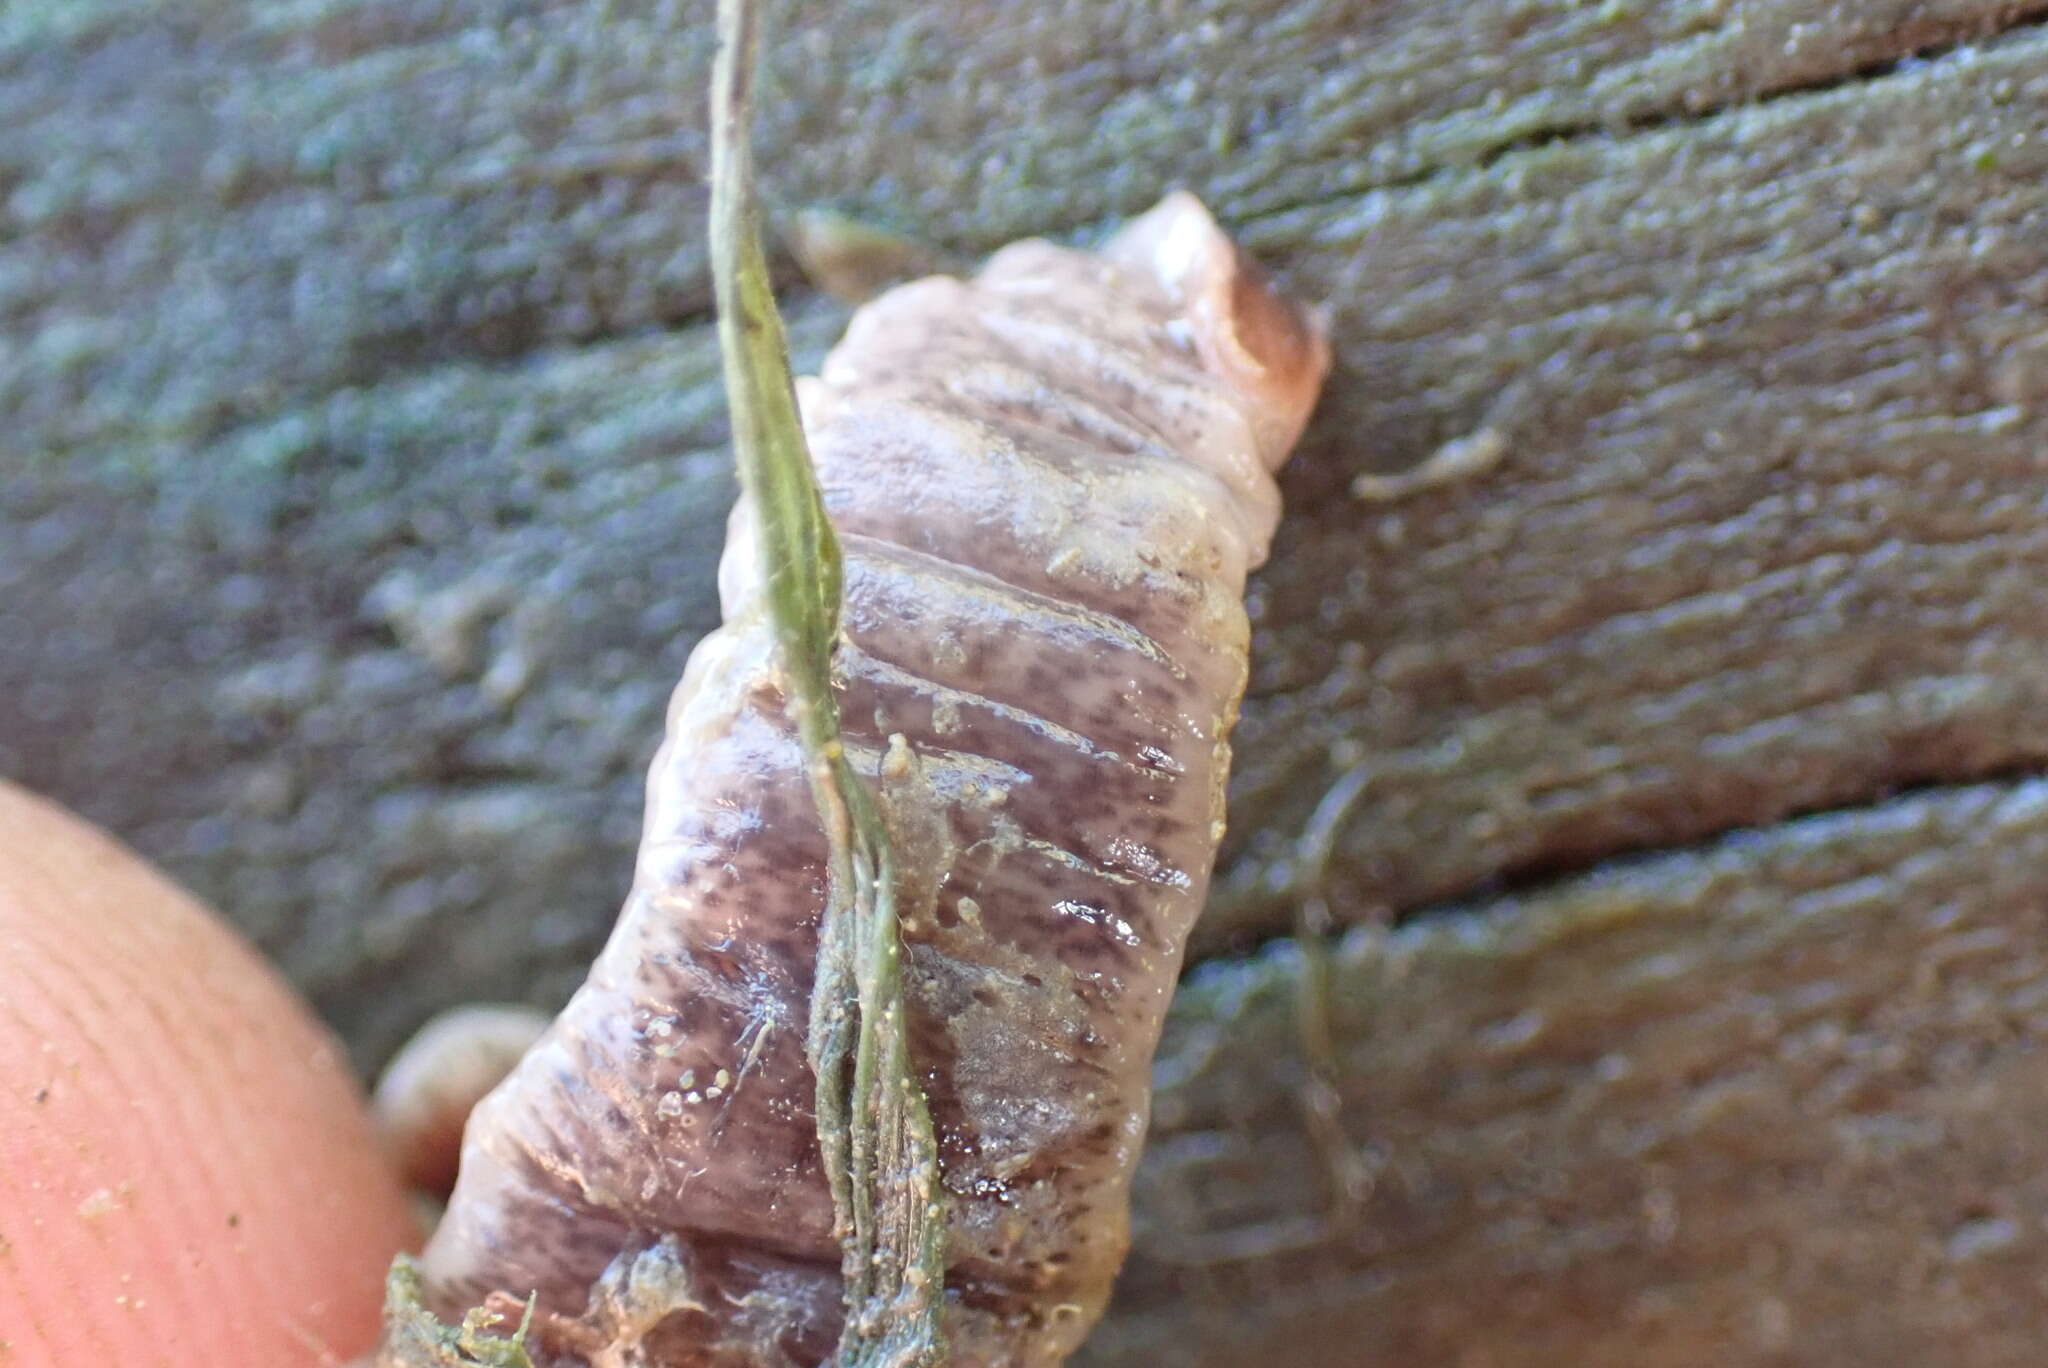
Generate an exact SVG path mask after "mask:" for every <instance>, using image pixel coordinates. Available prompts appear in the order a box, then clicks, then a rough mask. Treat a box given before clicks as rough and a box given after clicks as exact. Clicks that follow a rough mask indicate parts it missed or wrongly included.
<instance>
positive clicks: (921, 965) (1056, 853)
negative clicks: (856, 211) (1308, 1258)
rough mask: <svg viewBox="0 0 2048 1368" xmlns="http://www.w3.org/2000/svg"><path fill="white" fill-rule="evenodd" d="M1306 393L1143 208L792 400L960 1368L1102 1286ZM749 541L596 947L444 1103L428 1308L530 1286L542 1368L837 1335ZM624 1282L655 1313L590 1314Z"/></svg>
mask: <svg viewBox="0 0 2048 1368" xmlns="http://www.w3.org/2000/svg"><path fill="white" fill-rule="evenodd" d="M1325 363H1326V356H1325V352H1324V347H1323V343H1322V340H1321V336H1320V334H1319V332H1318V330H1317V329H1316V328H1315V327H1314V326H1313V325H1312V324H1310V323H1307V322H1305V321H1304V320H1303V319H1302V318H1301V317H1300V316H1299V315H1297V314H1296V313H1295V312H1294V311H1292V310H1291V309H1289V308H1288V307H1286V306H1285V305H1283V304H1281V303H1280V302H1279V301H1278V300H1276V299H1275V298H1273V297H1272V296H1271V295H1270V294H1269V293H1268V292H1267V290H1266V288H1265V287H1264V286H1263V285H1262V284H1260V283H1259V282H1258V281H1257V280H1256V279H1255V278H1254V277H1253V276H1252V275H1251V273H1250V268H1249V267H1248V266H1243V265H1242V264H1241V263H1240V261H1239V259H1238V257H1237V255H1236V253H1235V251H1234V250H1233V249H1232V248H1231V247H1230V245H1229V244H1228V243H1227V242H1226V241H1225V240H1224V239H1223V238H1222V236H1221V235H1220V233H1218V232H1217V230H1216V228H1215V226H1214V225H1213V223H1211V221H1210V220H1209V218H1208V216H1207V214H1206V213H1205V212H1204V211H1203V210H1202V209H1201V208H1200V206H1199V205H1198V204H1196V203H1195V202H1194V201H1193V200H1192V199H1190V198H1188V197H1186V196H1175V197H1172V198H1170V199H1169V200H1168V201H1166V202H1165V203H1164V204H1162V205H1161V206H1160V207H1159V208H1158V209H1156V210H1154V211H1153V213H1152V214H1150V215H1147V216H1146V217H1145V218H1144V219H1141V220H1139V221H1138V222H1137V223H1135V224H1133V225H1132V226H1131V227H1130V228H1129V229H1127V230H1126V231H1125V233H1124V234H1123V235H1122V236H1121V237H1120V238H1119V239H1117V240H1116V241H1114V242H1112V244H1111V245H1110V246H1109V247H1108V248H1107V249H1105V251H1104V252H1103V253H1102V254H1101V255H1099V256H1098V255H1090V254H1083V253H1077V252H1072V251H1066V250H1062V249H1059V248H1055V247H1052V246H1049V245H1046V244H1044V243H1037V242H1031V243H1022V244H1019V245H1017V246H1015V247H1012V248H1009V249H1007V250H1005V251H1004V252H1002V253H1000V254H998V255H997V256H996V257H995V258H994V259H993V260H991V262H990V263H989V264H988V266H987V268H986V269H985V270H984V271H983V272H982V273H981V275H980V276H979V277H977V278H976V280H975V281H973V282H972V283H962V282H959V281H955V280H951V279H944V278H934V279H931V280H926V281H921V282H918V283H916V284H914V285H909V286H905V287H903V288H901V289H899V290H896V291H893V292H892V293H890V294H888V295H886V296H884V297H883V298H881V299H879V300H877V301H875V302H874V303H872V304H870V305H869V306H868V307H866V308H865V309H863V310H862V311H861V312H860V313H859V314H858V315H857V316H856V317H855V319H854V320H853V323H852V325H851V326H850V327H849V329H848V332H847V336H846V338H845V340H844V341H843V342H842V343H841V344H840V346H839V347H838V348H837V349H836V350H835V351H834V352H833V353H832V355H831V357H830V358H828V360H827V361H826V363H825V366H824V368H823V373H822V375H821V376H820V377H819V378H818V379H816V380H806V381H803V382H800V398H801V400H802V404H803V409H804V417H805V426H806V429H807V431H808V433H809V435H810V440H811V444H812V450H813V455H814V458H815V460H816V463H817V467H818V473H819V477H820V480H821V482H822V484H823V486H824V488H825V491H826V498H827V502H828V506H829V508H830V511H831V514H832V517H833V521H834V522H835V524H836V525H837V526H838V528H839V530H840V532H841V535H842V538H843V542H844V549H845V553H846V571H847V573H846V599H845V614H844V621H845V637H846V642H845V644H844V646H843V647H842V650H841V654H840V661H839V676H840V680H841V687H842V695H841V706H842V718H843V725H844V728H845V731H846V735H847V740H848V744H849V748H850V749H851V750H852V751H853V752H854V754H855V757H856V761H857V763H858V764H859V765H860V767H861V768H862V769H863V770H864V771H865V772H867V773H868V774H869V775H871V776H874V777H875V778H876V781H877V783H878V786H879V790H880V793H881V795H882V797H883V800H884V805H885V808H886V810H887V812H888V814H889V817H890V823H891V827H892V831H893V833H894V835H895V838H896V840H897V842H898V844H899V847H900V851H901V856H900V862H901V864H902V866H903V868H904V870H905V871H906V887H905V888H904V890H903V897H902V905H903V907H904V909H905V920H904V935H905V939H906V941H907V942H908V953H907V955H906V988H907V992H908V994H909V999H910V1003H911V1010H912V1013H913V1017H914V1021H913V1033H912V1049H913V1054H914V1058H915V1060H916V1062H917V1066H918V1068H919V1070H920V1072H921V1073H922V1075H923V1080H924V1083H925V1086H926V1089H927V1091H928V1093H929V1095H930V1098H931V1103H932V1110H933V1115H934V1118H935V1120H936V1122H937V1125H938V1130H939V1134H940V1143H941V1162H942V1165H943V1169H944V1173H945V1182H946V1186H947V1188H948V1189H949V1191H950V1193H951V1197H952V1206H951V1208H950V1213H949V1248H948V1264H949V1269H950V1272H949V1277H948V1289H949V1308H948V1329H949V1334H950V1337H951V1341H950V1342H951V1350H952V1352H951V1362H953V1363H954V1364H957V1365H961V1368H975V1366H976V1365H989V1366H990V1368H994V1366H995V1365H1012V1364H1016V1365H1024V1364H1050V1363H1057V1362H1058V1361H1060V1360H1061V1359H1062V1358H1063V1357H1064V1356H1065V1355H1066V1354H1067V1353H1068V1352H1069V1351H1070V1350H1071V1349H1072V1348H1073V1347H1074V1345H1075V1344H1077V1343H1078V1342H1079V1340H1080V1338H1081V1336H1082V1335H1083V1334H1084V1333H1085V1332H1086V1330H1087V1329H1088V1327H1089V1326H1090V1325H1092V1324H1093V1322H1094V1320H1095V1318H1096V1317H1097V1315H1098V1314H1099V1313H1100V1309H1101V1306H1102V1304H1103V1301H1104V1300H1105V1298H1106V1297H1107V1295H1108V1292H1109V1287H1110V1283H1111V1281H1112V1279H1113V1278H1114V1276H1115V1272H1116V1268H1117V1265H1118V1263H1119V1262H1120V1260H1121V1259H1122V1256H1123V1252H1124V1248H1125V1244H1126V1240H1127V1231H1126V1225H1127V1198H1128V1185H1129V1181H1130V1174H1131V1169H1132V1166H1133V1164H1134V1163H1135V1161H1136V1159H1137V1156H1138V1151H1139V1147H1140V1145H1141V1143H1142V1141H1143V1137H1144V1130H1145V1119H1146V1113H1147V1106H1148V1099H1149V1068H1150V1063H1151V1057H1152V1053H1153V1049H1154V1047H1155V1045H1156V1043H1157V1039H1158V1032H1159V1025H1160V1020H1161V1016H1162V1014H1163V1012H1164V1010H1165V1008H1166V1005H1167V1001H1168V998H1169V996H1170V995H1171V993H1172V990H1173V984H1174V980H1175V977H1176V975H1177V973H1178V971H1179V967H1180V961H1181V952H1182V947H1183V945H1184V943H1185V940H1186V936H1187V932H1188V929H1189V927H1190V926H1191V925H1192V923H1193V921H1194V919H1195V917H1196V915H1197V914H1198V913H1199V912H1200V910H1201V906H1202V900H1203V895H1204V893H1205V890H1206V887H1207V883H1208V878H1209V871H1210V864H1211V861H1212V859H1213V856H1214V853H1215V846H1216V842H1217V839H1218V838H1219V837H1220V835H1221V833H1222V818H1223V787H1224V781H1225V777H1226V772H1227V769H1228V762H1229V747H1228V733H1229V729H1230V725H1231V723H1232V721H1233V719H1234V717H1235V715H1236V709H1237V703H1238V698H1239V695H1240V693H1241V691H1242V688H1243V682H1244V675H1245V639H1246V623H1245V617H1244V610H1243V607H1242V602H1241V599H1242V592H1243V584H1244V576H1245V572H1246V570H1247V569H1248V568H1249V567H1251V566H1252V565H1254V564H1256V563H1257V562H1258V561H1259V560H1261V559H1262V558H1263V557H1264V555H1265V550H1266V541H1267V538H1268V537H1269V536H1270V535H1271V532H1272V528H1273V525H1274V522H1275V520H1276V519H1277V515H1278V495H1277V492H1276V491H1275V488H1274V486H1273V483H1272V478H1271V475H1270V473H1269V472H1270V470H1271V469H1272V468H1273V467H1274V466H1276V465H1277V464H1278V463H1279V461H1280V460H1281V459H1283V458H1284V456H1285V454H1286V450H1287V448H1288V446H1290V445H1291V444H1292V442H1293V440H1294V438H1295V436H1296V435H1297V433H1298V432H1299V429H1300V426H1301V424H1302V422H1303V421H1304V419H1305V417H1306V413H1307V409H1308V407H1309V405H1310V404H1311V403H1312V402H1313V397H1314V393H1315V390H1316V387H1317V385H1318V384H1319V382H1320V380H1321V376H1322V372H1323V369H1324V366H1325ZM750 527H751V514H750V511H749V510H748V509H747V508H746V507H745V506H744V504H743V505H742V506H741V507H740V508H739V509H737V510H736V511H735V513H734V517H733V529H734V535H733V537H732V539H731V541H730V543H729V544H728V547H727V551H726V556H725V560H724V562H723V565H722V567H721V594H722V597H723V600H724V608H725V613H726V625H725V626H724V627H723V628H721V629H720V630H719V631H718V632H716V633H714V634H713V635H712V636H711V637H709V638H707V639H706V640H705V641H704V642H703V643H702V644H701V645H700V646H699V647H698V649H697V651H696V654H695V655H694V656H693V657H692V658H691V661H690V665H689V668H688V670H687V671H686V673H685V675H684V678H683V682H682V685H681V687H680V688H679V689H678V690H677V692H676V696H675V700H674V703H673V705H672V708H671V712H670V717H669V731H668V737H667V740H666V743H665V744H664V746H663V748H662V750H661V753H660V755H659V756H658V758H657V759H656V761H655V764H654V769H653V772H652V774H651V776H650V778H649V782H648V811H647V821H646V830H645V834H644V837H643V842H642V846H641V853H640V860H639V866H638V870H637V875H636V879H635V884H634V888H633V892H632V894H631V896H630V898H629V900H628V902H627V905H626V908H625V911H624V913H623V915H622V916H621V918H620V922H619V925H618V927H617V929H616V931H615V932H614V934H613V936H612V939H611V941H610V943H609V945H608V946H607V947H606V949H605V951H604V953H603V955H602V956H601V957H600V958H599V960H598V962H597V964H596V965H595V967H594V968H593V969H592V971H591V975H590V979H589V982H588V984H587V985H586V986H585V987H584V988H583V989H582V990H581V991H580V992H579V993H578V994H577V995H576V997H575V999H574V1000H573V1001H572V1002H571V1003H570V1005H569V1006H568V1008H567V1009H566V1010H565V1011H564V1013H563V1015H562V1017H561V1018H560V1019H559V1020H558V1021H557V1023H556V1024H555V1026H554V1027H553V1028H552V1029H551V1030H550V1031H549V1033H548V1034H547V1035H546V1036H545V1037H544V1038H543V1040H542V1041H541V1042H540V1044H539V1045H538V1046H537V1047H536V1048H535V1049H534V1050H533V1051H532V1052H531V1053H530V1054H529V1055H528V1056H527V1057H526V1059H525V1060H524V1061H523V1062H522V1063H521V1065H520V1066H519V1067H518V1068H517V1069H516V1070H515V1071H514V1073H513V1074H512V1075H511V1076H510V1077H509V1078H508V1079H507V1080H506V1082H505V1083H504V1084H503V1085H502V1086H501V1087H500V1088H498V1089H497V1091H496V1092H494V1093H493V1094H492V1095H491V1096H490V1097H489V1098H488V1099H486V1101H485V1102H484V1103H483V1104H482V1105H480V1106H479V1107H478V1109H477V1111H476V1113H475V1114H474V1116H473V1118H472V1121H471V1124H470V1127H469V1132H468V1138H467V1141H466V1144H465V1148H464V1153H463V1161H462V1175H461V1179H460V1181H459V1183H458V1185H457V1188H456V1191H455V1193H454V1196H453V1199H452V1202H451V1205H450V1209H449V1213H448V1216H447V1219H446V1220H445V1221H444V1223H443V1224H442V1226H441V1228H440V1230H439V1232H438V1233H437V1235H436V1236H435V1238H434V1241H433V1243H432V1245H431V1246H430V1248H429V1250H428V1252H427V1255H426V1259H425V1264H426V1271H427V1275H428V1278H429V1281H430V1286H431V1287H432V1288H433V1290H434V1292H435V1295H436V1296H437V1297H438V1298H439V1299H441V1301H442V1302H443V1303H444V1306H445V1308H446V1309H450V1310H453V1309H459V1308H460V1307H461V1306H463V1305H466V1304H474V1303H476V1302H478V1301H480V1300H482V1299H483V1298H484V1297H485V1296H486V1295H488V1294H490V1293H492V1292H494V1291H504V1292H510V1293H512V1294H514V1295H516V1296H524V1295H525V1294H526V1293H527V1292H528V1291H530V1290H537V1291H538V1293H539V1296H540V1299H541V1303H542V1306H543V1308H544V1309H545V1310H547V1311H549V1312H552V1313H554V1315H555V1316H556V1317H558V1318H562V1321H561V1322H558V1323H554V1324H553V1326H552V1328H551V1329H550V1330H549V1331H548V1332H547V1334H546V1335H545V1336H544V1338H545V1339H546V1340H547V1348H548V1350H549V1352H551V1353H553V1354H554V1356H555V1357H556V1359H557V1360H558V1361H560V1362H564V1363H580V1362H585V1361H590V1362H596V1361H598V1360H599V1359H600V1358H602V1356H603V1353H604V1351H603V1350H602V1349H601V1348H600V1347H599V1346H601V1345H603V1344H605V1343H606V1342H608V1341H617V1343H614V1344H613V1347H612V1351H611V1352H613V1353H615V1354H620V1355H624V1356H623V1357H616V1358H613V1359H605V1360H604V1361H607V1362H612V1361H617V1362H645V1363H651V1364H664V1365H683V1364H692V1365H694V1364H732V1365H742V1364H746V1365H753V1364H762V1365H779V1364H792V1365H808V1364H812V1363H815V1362H817V1361H818V1360H819V1359H821V1358H822V1357H824V1356H825V1355H826V1354H827V1353H828V1352H829V1349H830V1346H831V1345H832V1343H833V1342H834V1340H835V1339H836V1336H837V1331H838V1321H839V1316H840V1307H839V1273H838V1266H839V1263H838V1260H839V1256H838V1248H837V1245H836V1242H835V1241H834V1239H833V1236H832V1208H831V1201H830V1198H829V1195H828V1193H827V1190H826V1186H825V1182H824V1179H823V1176H822V1173H821V1171H820V1167H819V1161H818V1152H817V1146H816V1142H815V1138H814V1136H813V1118H812V1112H811V1097H812V1088H813V1082H812V1077H811V1072H810V1069H809V1067H808V1065H807V1063H806V1061H805V1056H804V1030H805V1020H806V1016H807V1011H808V1006H807V1004H808V999H809V994H810V989H811V977H812V964H813V959H814V956H815V953H816V935H817V928H818V916H819V911H820V908H821V906H822V903H823V893H824V886H823V880H824V873H823V863H824V845H823V838H822V834H821V832H820V830H819V827H818V823H817V820H816V816H815V812H814V810H813V808H812V804H811V799H810V794H809V790H808V787H807V783H806V780H805V778H804V774H803V770H802V767H801V763H800V756H799V751H798V747H797V743H796V740H795V737H794V734H793V731H792V728H791V726H790V724H789V722H788V721H787V719H786V718H785V717H784V714H783V706H782V700H781V697H780V695H779V694H778V692H777V691H776V687H775V682H774V674H773V670H772V667H771V654H772V648H771V643H770V635H769V631H768V627H767V624H766V622H765V619H764V617H763V612H762V607H761V604H760V602H759V596H758V594H757V592H756V591H757V587H758V585H757V580H756V566H755V561H754V553H753V549H752V546H751V544H750V538H749V535H748V532H749V529H750ZM664 1240H665V1241H666V1243H660V1242H663V1241H664ZM657 1246H658V1247H657ZM649 1251H651V1252H649ZM636 1254H640V1255H642V1257H641V1259H640V1261H639V1263H638V1264H637V1265H634V1264H633V1262H632V1260H633V1256H634V1255H636ZM622 1256H623V1257H622ZM615 1260H619V1262H618V1263H617V1264H614V1261H615ZM607 1266H613V1270H614V1271H613V1275H612V1279H611V1284H610V1290H609V1291H608V1292H606V1293H604V1294H600V1295H598V1296H594V1297H593V1296H591V1288H592V1287H593V1284H596V1283H597V1282H598V1281H599V1280H600V1278H601V1277H602V1276H603V1275H604V1274H605V1271H606V1269H607ZM635 1268H637V1270H638V1273H637V1274H636V1276H640V1275H645V1276H642V1277H641V1281H642V1283H644V1284H647V1285H648V1286H651V1285H652V1282H650V1280H652V1281H659V1282H661V1283H662V1288H663V1290H662V1292H661V1294H660V1295H661V1297H663V1298H665V1300H663V1301H660V1303H659V1304H657V1305H653V1306H652V1309H650V1304H649V1303H650V1297H651V1296H652V1295H653V1294H651V1293H649V1292H647V1290H646V1287H643V1288H642V1291H641V1293H639V1294H635V1295H636V1296H637V1302H636V1304H635V1306H634V1307H632V1308H630V1309H628V1310H623V1311H622V1310H620V1309H619V1306H620V1303H621V1301H622V1298H623V1299H624V1300H633V1299H634V1298H632V1297H625V1296H624V1294H622V1293H620V1292H619V1286H620V1285H621V1282H622V1280H623V1279H626V1275H627V1274H628V1273H629V1272H631V1271H633V1270H634V1269H635ZM656 1274H659V1277H658V1278H657V1277H656V1276H655V1275H656ZM678 1289H680V1290H678ZM586 1300H588V1302H589V1303H590V1306H591V1307H592V1310H591V1312H590V1313H589V1314H588V1315H585V1316H584V1318H583V1323H582V1324H581V1326H580V1327H578V1326H571V1325H568V1324H567V1323H566V1321H567V1320H568V1319H570V1318H575V1317H577V1316H578V1315H579V1314H582V1313H584V1310H585V1306H586ZM607 1308H609V1309H607ZM627 1339H630V1340H632V1344H631V1345H625V1344H624V1341H625V1340H627ZM622 1346H623V1347H622ZM633 1355H637V1356H638V1357H633Z"/></svg>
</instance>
